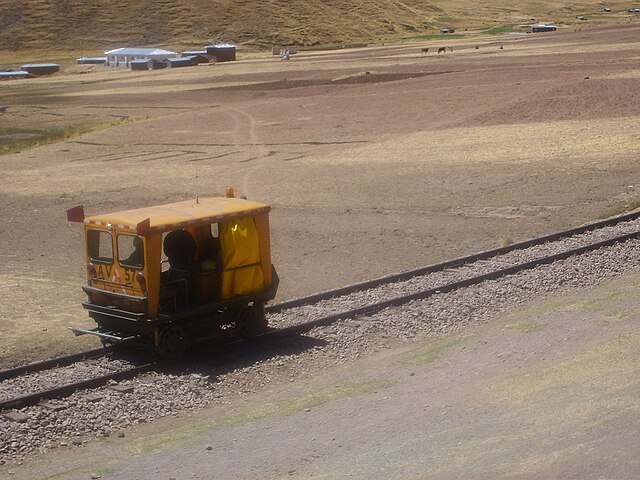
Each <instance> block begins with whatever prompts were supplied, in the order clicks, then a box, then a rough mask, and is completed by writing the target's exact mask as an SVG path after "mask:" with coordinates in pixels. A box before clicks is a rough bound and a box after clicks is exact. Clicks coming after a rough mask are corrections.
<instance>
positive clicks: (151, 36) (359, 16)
mask: <svg viewBox="0 0 640 480" xmlns="http://www.w3.org/2000/svg"><path fill="white" fill-rule="evenodd" d="M632 3H633V2H630V1H627V2H614V3H611V4H607V6H609V7H610V8H611V9H612V11H613V12H612V13H610V14H603V13H602V6H603V3H602V2H600V1H596V0H577V1H562V2H540V1H536V0H525V1H524V2H517V4H514V3H513V2H510V1H507V0H494V1H492V2H486V1H485V0H436V1H427V0H414V1H406V2H403V1H401V0H364V1H359V2H349V1H346V0H332V1H324V0H305V1H300V0H292V1H284V0H269V1H262V2H257V1H249V0H234V1H231V0H217V1H210V0H171V1H168V0H139V1H137V2H130V1H128V0H94V1H92V2H85V1H83V0H30V1H29V2H24V1H23V0H0V50H3V51H13V52H20V51H33V50H40V51H56V52H61V51H72V52H74V54H75V53H76V52H80V51H84V52H85V53H86V52H92V51H95V52H100V51H103V50H106V49H109V48H112V47H120V46H127V45H136V46H163V47H173V48H187V47H193V46H197V47H201V46H202V45H204V44H206V43H212V42H219V41H224V42H234V43H236V44H238V45H241V46H243V47H245V48H249V49H254V48H268V47H269V46H271V45H273V44H290V45H299V46H313V45H322V44H333V43H349V42H358V41H380V40H382V39H384V40H389V39H394V38H401V37H404V38H406V37H412V36H418V35H421V34H433V33H437V32H438V31H439V29H440V28H442V27H446V26H455V27H457V28H458V31H460V30H462V31H464V29H469V30H487V29H490V28H492V27H496V28H498V29H500V28H501V27H506V28H507V29H508V28H509V26H511V25H514V24H519V23H523V22H531V20H532V19H536V20H537V21H543V22H556V23H559V24H561V25H570V26H575V25H578V24H580V22H582V25H585V22H584V21H582V20H577V19H576V18H575V17H576V16H577V15H586V16H588V17H589V20H588V24H589V25H597V24H602V23H610V22H612V21H613V22H618V23H626V22H628V21H630V14H628V12H626V10H627V9H628V8H632V7H634V6H636V5H634V4H632ZM516 5H517V6H516Z"/></svg>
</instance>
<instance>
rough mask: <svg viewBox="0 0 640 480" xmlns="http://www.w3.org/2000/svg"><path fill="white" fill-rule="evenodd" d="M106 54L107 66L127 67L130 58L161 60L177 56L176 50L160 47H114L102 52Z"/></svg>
mask: <svg viewBox="0 0 640 480" xmlns="http://www.w3.org/2000/svg"><path fill="white" fill-rule="evenodd" d="M104 53H105V55H106V56H107V63H106V65H107V66H108V67H119V68H129V64H130V63H131V60H156V61H158V62H162V61H164V60H166V59H167V58H175V57H177V56H178V54H177V53H176V52H172V51H169V50H163V49H161V48H127V47H125V48H116V49H115V50H109V51H108V52H104Z"/></svg>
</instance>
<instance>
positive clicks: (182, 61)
mask: <svg viewBox="0 0 640 480" xmlns="http://www.w3.org/2000/svg"><path fill="white" fill-rule="evenodd" d="M165 63H166V64H167V67H169V68H179V67H193V66H195V65H197V64H198V62H197V60H196V58H195V57H174V58H167V59H166V60H165Z"/></svg>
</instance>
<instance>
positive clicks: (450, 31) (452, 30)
mask: <svg viewBox="0 0 640 480" xmlns="http://www.w3.org/2000/svg"><path fill="white" fill-rule="evenodd" d="M440 33H456V29H455V28H451V27H449V28H443V29H442V30H440Z"/></svg>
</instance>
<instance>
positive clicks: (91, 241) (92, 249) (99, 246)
mask: <svg viewBox="0 0 640 480" xmlns="http://www.w3.org/2000/svg"><path fill="white" fill-rule="evenodd" d="M87 251H88V252H89V258H90V259H91V260H92V261H94V262H100V263H113V242H112V240H111V234H110V233H109V232H107V231H106V230H88V231H87Z"/></svg>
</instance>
